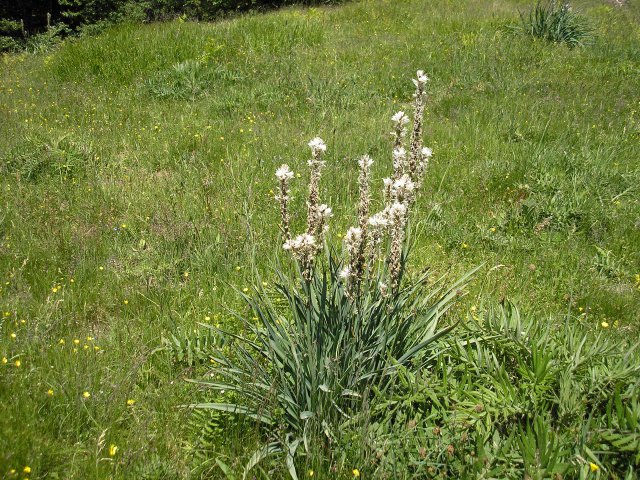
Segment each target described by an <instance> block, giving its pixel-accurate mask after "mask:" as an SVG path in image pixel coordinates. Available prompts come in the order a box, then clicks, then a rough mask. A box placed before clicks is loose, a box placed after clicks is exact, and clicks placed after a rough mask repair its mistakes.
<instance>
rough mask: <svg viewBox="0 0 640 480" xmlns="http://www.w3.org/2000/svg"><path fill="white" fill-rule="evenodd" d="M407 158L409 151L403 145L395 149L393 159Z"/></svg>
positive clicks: (399, 160)
mask: <svg viewBox="0 0 640 480" xmlns="http://www.w3.org/2000/svg"><path fill="white" fill-rule="evenodd" d="M405 158H407V151H406V150H405V149H404V148H403V147H398V148H394V149H393V159H394V160H395V161H396V162H402V161H403V160H404V159H405Z"/></svg>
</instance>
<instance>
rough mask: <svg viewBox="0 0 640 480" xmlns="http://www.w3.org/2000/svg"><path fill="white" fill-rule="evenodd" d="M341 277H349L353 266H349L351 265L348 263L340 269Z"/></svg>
mask: <svg viewBox="0 0 640 480" xmlns="http://www.w3.org/2000/svg"><path fill="white" fill-rule="evenodd" d="M339 275H340V278H342V279H345V280H346V279H347V278H349V277H350V276H351V267H349V265H347V266H346V267H344V268H343V269H342V270H340V274H339Z"/></svg>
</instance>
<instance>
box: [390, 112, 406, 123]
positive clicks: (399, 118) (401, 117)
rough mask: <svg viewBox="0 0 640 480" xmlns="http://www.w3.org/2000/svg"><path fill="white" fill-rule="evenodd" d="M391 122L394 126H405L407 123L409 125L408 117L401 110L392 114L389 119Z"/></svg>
mask: <svg viewBox="0 0 640 480" xmlns="http://www.w3.org/2000/svg"><path fill="white" fill-rule="evenodd" d="M391 120H392V121H393V123H395V124H396V125H406V124H407V123H409V117H408V116H407V114H406V113H404V112H403V111H402V110H401V111H399V112H396V113H394V114H393V116H392V117H391Z"/></svg>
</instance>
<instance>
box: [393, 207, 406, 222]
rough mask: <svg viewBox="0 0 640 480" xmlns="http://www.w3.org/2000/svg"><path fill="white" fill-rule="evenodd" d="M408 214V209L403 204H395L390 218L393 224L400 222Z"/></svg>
mask: <svg viewBox="0 0 640 480" xmlns="http://www.w3.org/2000/svg"><path fill="white" fill-rule="evenodd" d="M406 213H407V207H406V205H404V204H403V203H400V202H395V203H394V204H393V205H391V208H390V209H389V218H390V219H391V221H392V222H394V223H395V222H398V221H399V220H401V219H402V218H403V217H404V215H405V214H406Z"/></svg>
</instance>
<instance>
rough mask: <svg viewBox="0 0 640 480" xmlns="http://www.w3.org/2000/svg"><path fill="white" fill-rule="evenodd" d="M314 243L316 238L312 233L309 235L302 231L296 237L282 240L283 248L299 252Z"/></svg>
mask: <svg viewBox="0 0 640 480" xmlns="http://www.w3.org/2000/svg"><path fill="white" fill-rule="evenodd" d="M315 244H316V239H315V237H314V236H313V235H309V234H308V233H303V234H302V235H298V236H297V237H296V238H292V239H290V240H287V241H286V242H284V245H282V248H284V249H285V250H291V251H292V252H294V253H295V252H299V251H302V250H306V249H309V248H311V247H313V246H314V245H315Z"/></svg>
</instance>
